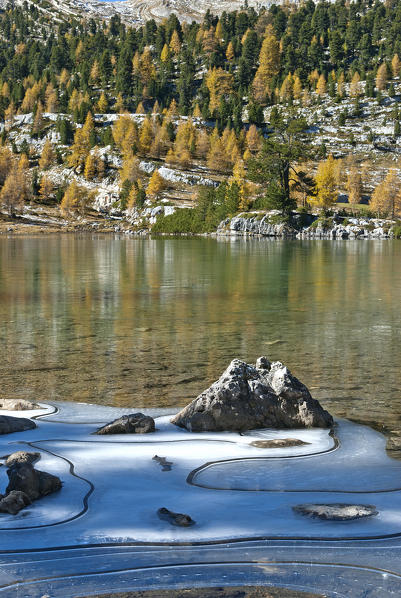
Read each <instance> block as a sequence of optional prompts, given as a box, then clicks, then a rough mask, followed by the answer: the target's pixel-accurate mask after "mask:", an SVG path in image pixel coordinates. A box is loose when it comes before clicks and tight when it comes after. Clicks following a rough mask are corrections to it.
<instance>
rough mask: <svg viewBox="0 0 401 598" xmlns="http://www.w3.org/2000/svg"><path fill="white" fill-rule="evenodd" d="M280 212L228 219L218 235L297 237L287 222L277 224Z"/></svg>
mask: <svg viewBox="0 0 401 598" xmlns="http://www.w3.org/2000/svg"><path fill="white" fill-rule="evenodd" d="M278 215H279V212H277V211H272V212H268V213H265V214H263V213H255V214H252V213H243V214H239V215H238V216H234V218H227V219H226V220H223V221H222V222H220V224H219V226H218V227H217V234H218V235H229V236H236V235H257V236H262V237H280V238H292V237H295V235H296V234H297V231H296V230H295V229H294V228H293V227H292V226H289V225H288V224H287V223H286V222H275V220H276V219H277V216H278Z"/></svg>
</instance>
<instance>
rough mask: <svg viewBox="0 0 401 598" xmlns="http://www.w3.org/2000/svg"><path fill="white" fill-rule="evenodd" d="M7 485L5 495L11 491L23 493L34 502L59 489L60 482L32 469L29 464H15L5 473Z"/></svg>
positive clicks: (47, 474)
mask: <svg viewBox="0 0 401 598" xmlns="http://www.w3.org/2000/svg"><path fill="white" fill-rule="evenodd" d="M7 475H8V478H9V483H8V486H7V488H6V493H7V495H8V494H9V493H10V492H12V491H13V490H19V491H20V492H24V493H25V494H26V495H27V496H28V497H29V498H30V500H36V499H38V498H41V497H42V496H46V495H47V494H52V493H53V492H56V491H57V490H60V489H61V485H62V484H61V480H60V478H58V477H57V476H55V475H52V474H51V473H47V472H46V471H39V470H38V469H34V467H33V465H32V464H31V463H21V464H19V463H16V464H14V465H13V466H12V467H11V468H10V469H8V471H7Z"/></svg>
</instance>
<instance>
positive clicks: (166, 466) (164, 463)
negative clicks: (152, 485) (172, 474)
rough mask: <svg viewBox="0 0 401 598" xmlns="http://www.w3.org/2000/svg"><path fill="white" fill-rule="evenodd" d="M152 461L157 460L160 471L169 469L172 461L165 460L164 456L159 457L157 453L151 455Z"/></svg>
mask: <svg viewBox="0 0 401 598" xmlns="http://www.w3.org/2000/svg"><path fill="white" fill-rule="evenodd" d="M152 459H153V461H157V462H158V464H159V465H161V468H162V471H171V469H172V466H173V462H172V461H167V459H166V457H159V455H155V456H154V457H152Z"/></svg>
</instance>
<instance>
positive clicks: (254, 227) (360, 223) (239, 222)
mask: <svg viewBox="0 0 401 598" xmlns="http://www.w3.org/2000/svg"><path fill="white" fill-rule="evenodd" d="M280 220H281V221H280ZM217 235H223V236H230V237H231V236H241V235H242V236H254V237H271V238H277V239H332V240H338V239H340V240H341V239H344V240H345V239H392V238H395V237H397V236H398V230H397V223H396V221H394V220H384V219H378V218H360V217H358V218H357V217H355V218H353V217H350V218H346V217H344V216H338V215H335V216H333V217H329V218H323V217H318V216H317V215H312V214H295V215H294V217H293V221H292V223H291V224H289V223H287V222H284V221H282V219H281V218H280V214H279V212H277V211H271V212H267V213H266V212H255V213H251V212H245V213H243V214H239V215H237V216H234V217H233V218H227V219H226V220H223V222H221V223H220V225H219V227H218V229H217Z"/></svg>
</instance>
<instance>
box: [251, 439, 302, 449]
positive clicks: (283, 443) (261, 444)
mask: <svg viewBox="0 0 401 598" xmlns="http://www.w3.org/2000/svg"><path fill="white" fill-rule="evenodd" d="M306 444H310V442H304V441H303V440H299V438H271V439H270V440H254V441H253V442H251V443H250V446H255V447H256V448H268V449H270V448H287V447H290V446H305V445H306Z"/></svg>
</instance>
